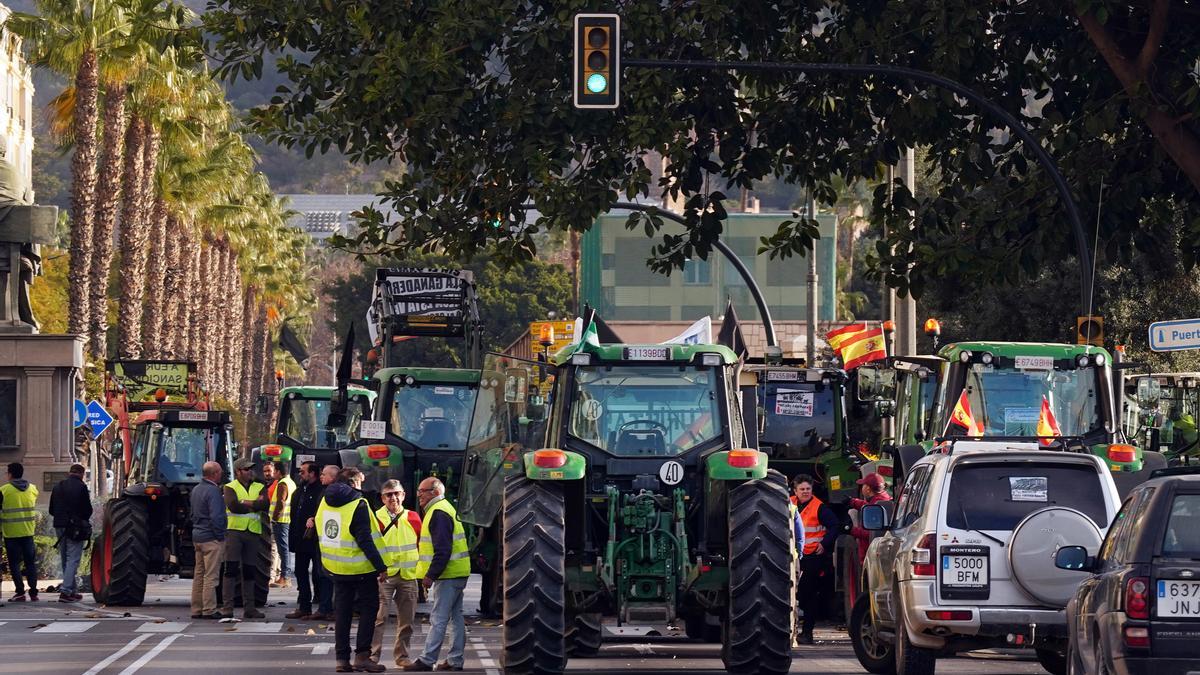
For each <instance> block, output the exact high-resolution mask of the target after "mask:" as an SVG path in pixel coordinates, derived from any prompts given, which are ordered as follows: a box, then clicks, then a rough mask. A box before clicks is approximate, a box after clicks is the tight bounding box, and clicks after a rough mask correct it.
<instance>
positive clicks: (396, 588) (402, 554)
mask: <svg viewBox="0 0 1200 675" xmlns="http://www.w3.org/2000/svg"><path fill="white" fill-rule="evenodd" d="M380 493H381V495H382V497H383V506H381V507H379V510H378V511H376V512H375V518H376V519H377V520H378V521H379V524H380V525H381V526H382V530H383V561H384V562H385V563H387V566H388V569H387V572H388V578H387V581H381V582H379V595H380V602H379V614H378V615H377V616H376V617H375V639H374V640H372V641H371V660H372V661H375V662H376V663H378V662H379V659H380V657H381V656H382V655H383V627H384V626H385V625H387V618H388V614H389V611H388V610H389V609H390V607H389V605H390V604H395V605H396V642H395V644H393V645H392V658H393V659H394V660H395V662H396V665H397V666H400V667H401V668H403V667H404V666H407V665H408V664H409V663H410V662H411V660H410V659H409V657H408V648H409V641H410V640H411V639H412V633H413V621H414V620H415V619H416V615H417V580H418V579H420V575H419V573H418V571H417V557H418V555H417V540H418V539H419V538H420V535H421V516H420V515H418V514H417V512H416V511H409V510H408V509H406V508H404V486H403V485H401V484H400V481H398V480H389V481H387V482H385V483H384V484H383V488H382V489H381V490H380Z"/></svg>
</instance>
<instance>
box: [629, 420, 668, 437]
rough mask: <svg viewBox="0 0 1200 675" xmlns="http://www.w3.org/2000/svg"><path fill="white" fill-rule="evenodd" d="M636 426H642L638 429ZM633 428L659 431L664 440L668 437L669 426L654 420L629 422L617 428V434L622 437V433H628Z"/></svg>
mask: <svg viewBox="0 0 1200 675" xmlns="http://www.w3.org/2000/svg"><path fill="white" fill-rule="evenodd" d="M636 425H642V426H640V427H637V426H636ZM631 427H635V428H639V429H645V430H652V429H658V430H659V431H661V432H662V435H663V438H666V437H667V425H665V424H663V423H662V422H656V421H654V420H629V421H628V422H626V423H624V424H622V425H621V426H620V427H617V434H618V435H620V433H621V432H622V431H626V430H627V429H629V428H631Z"/></svg>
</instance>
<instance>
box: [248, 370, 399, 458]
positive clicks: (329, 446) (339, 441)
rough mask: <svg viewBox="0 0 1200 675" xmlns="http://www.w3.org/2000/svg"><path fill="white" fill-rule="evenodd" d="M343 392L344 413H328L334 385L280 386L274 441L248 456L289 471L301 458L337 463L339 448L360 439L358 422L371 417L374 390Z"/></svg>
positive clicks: (255, 449)
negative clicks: (272, 462)
mask: <svg viewBox="0 0 1200 675" xmlns="http://www.w3.org/2000/svg"><path fill="white" fill-rule="evenodd" d="M345 395H346V402H347V405H346V411H345V413H344V414H342V415H337V414H332V415H331V413H334V410H335V408H336V407H337V406H336V405H335V401H334V399H335V398H336V397H337V396H339V393H338V388H337V387H307V386H305V387H285V388H283V389H281V390H280V392H279V421H278V425H277V426H276V430H277V433H276V439H275V443H272V444H269V445H264V446H259V447H256V448H253V449H252V450H251V451H250V458H251V459H254V460H256V461H274V462H277V463H280V464H282V465H283V468H284V470H285V471H286V472H288V473H292V472H294V471H296V469H297V467H298V465H299V464H301V463H303V462H308V461H313V462H317V463H318V464H321V465H325V464H335V463H337V461H338V458H339V454H338V453H339V451H340V450H342V449H344V448H348V447H350V446H352V445H354V444H355V443H356V442H357V441H358V440H359V436H358V433H359V425H360V423H361V422H362V420H364V419H367V420H369V419H371V411H372V408H373V406H374V402H375V392H373V391H370V390H367V389H362V388H359V387H348V388H347V389H346V394H345ZM283 448H286V451H281V449H283ZM285 456H286V458H285Z"/></svg>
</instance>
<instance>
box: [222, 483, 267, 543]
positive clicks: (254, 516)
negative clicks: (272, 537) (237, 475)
mask: <svg viewBox="0 0 1200 675" xmlns="http://www.w3.org/2000/svg"><path fill="white" fill-rule="evenodd" d="M228 485H229V487H230V488H232V489H233V495H234V497H236V498H237V500H238V501H239V502H242V501H246V500H249V501H254V500H256V499H258V496H259V495H260V494H262V491H263V484H262V483H260V482H258V481H253V482H251V483H250V489H248V490H247V489H246V488H244V487H242V484H241V482H240V481H237V480H231V481H229V483H228ZM225 516H226V518H227V519H228V520H229V524H228V528H229V529H231V530H237V531H238V532H247V531H249V532H253V533H254V534H262V533H263V525H262V518H261V517H260V516H259V515H258V513H256V512H255V513H234V512H233V511H230V510H229V508H228V507H227V508H226V509H225Z"/></svg>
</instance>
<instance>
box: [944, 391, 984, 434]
mask: <svg viewBox="0 0 1200 675" xmlns="http://www.w3.org/2000/svg"><path fill="white" fill-rule="evenodd" d="M950 423H951V424H957V425H958V426H960V427H962V428H964V429H966V430H967V435H968V436H973V437H975V438H979V437H980V436H983V424H981V423H979V422H977V421H975V416H974V415H972V414H971V402H970V401H968V400H967V390H966V389H963V391H962V394H960V395H959V396H958V403H956V404H954V412H952V413H950Z"/></svg>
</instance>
